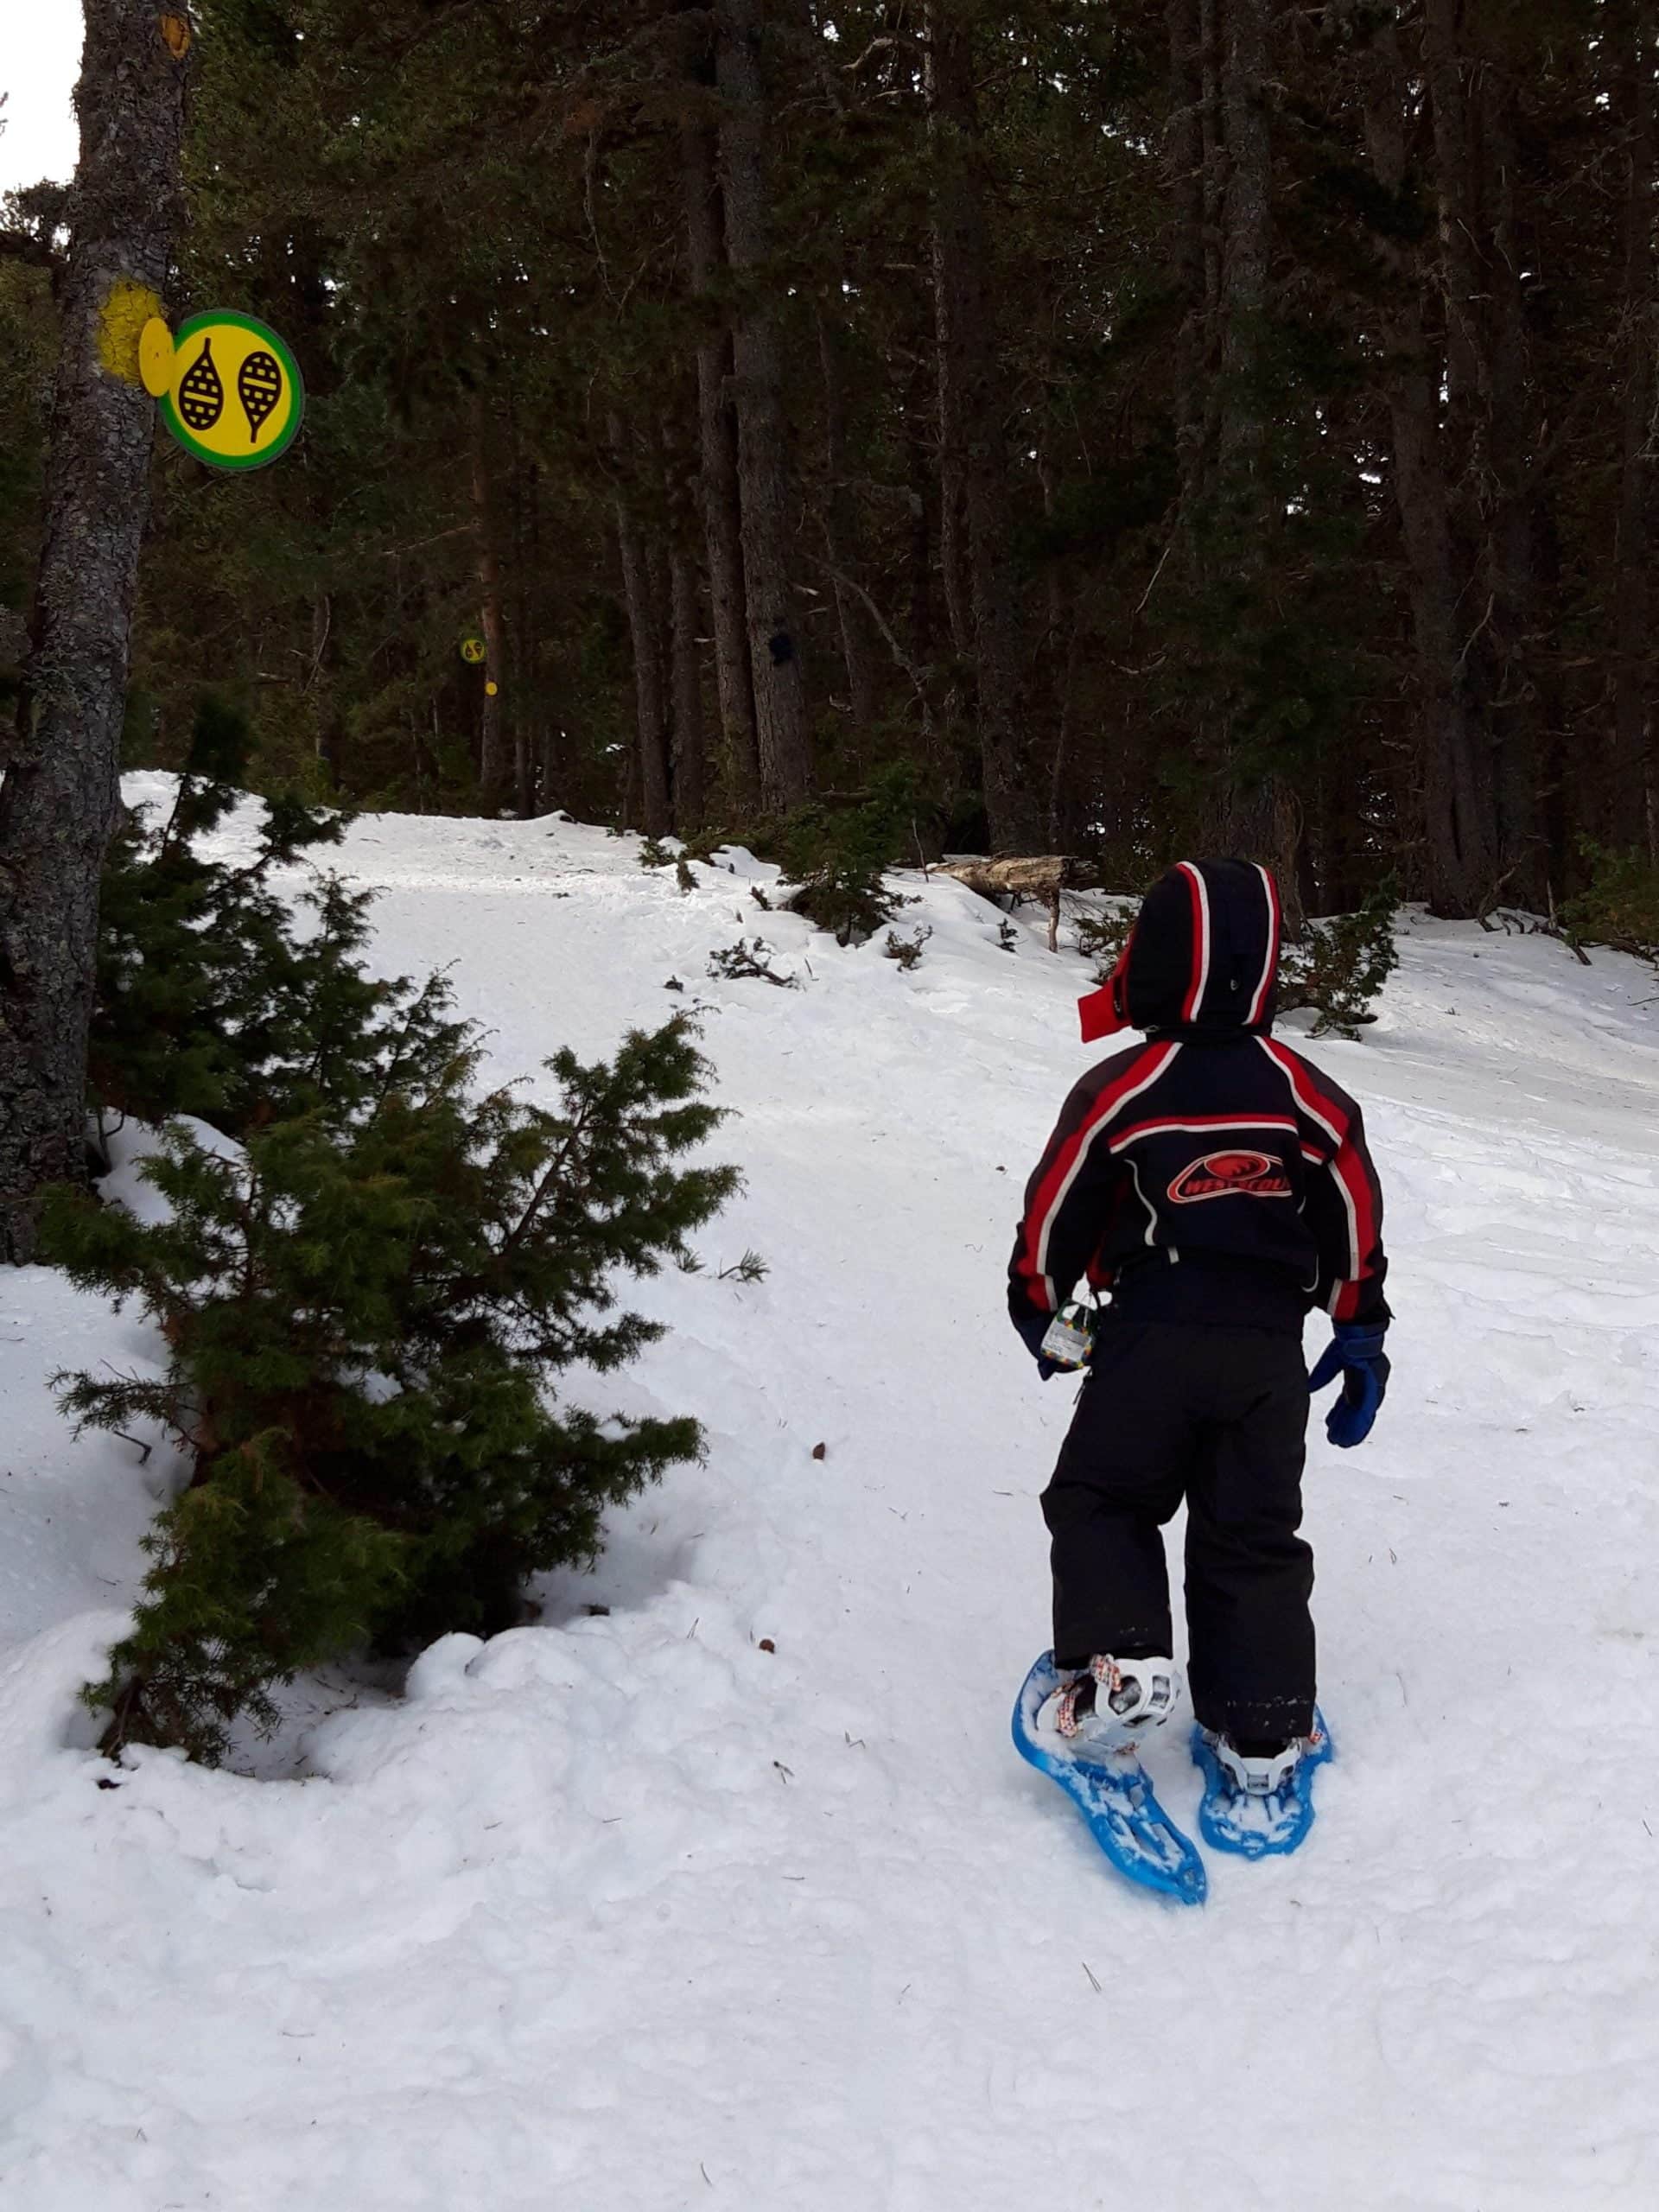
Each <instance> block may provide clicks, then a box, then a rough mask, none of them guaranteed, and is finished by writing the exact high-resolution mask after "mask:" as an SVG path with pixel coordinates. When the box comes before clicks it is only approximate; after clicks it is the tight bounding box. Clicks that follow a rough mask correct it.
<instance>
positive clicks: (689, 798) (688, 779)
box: [668, 539, 709, 837]
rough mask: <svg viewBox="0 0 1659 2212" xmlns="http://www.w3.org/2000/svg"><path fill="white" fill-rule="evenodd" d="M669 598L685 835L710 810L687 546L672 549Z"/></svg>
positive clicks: (674, 789) (677, 775) (676, 799)
mask: <svg viewBox="0 0 1659 2212" xmlns="http://www.w3.org/2000/svg"><path fill="white" fill-rule="evenodd" d="M668 569H669V597H670V602H671V622H672V636H671V662H672V666H673V680H672V685H671V694H672V696H671V723H672V729H673V751H672V757H671V793H672V808H671V811H672V814H673V818H674V827H675V829H677V831H678V832H679V834H680V836H682V837H689V836H693V835H694V834H695V833H696V831H697V830H699V829H702V825H703V823H704V820H705V819H706V817H707V816H708V812H709V787H708V769H707V763H706V760H705V757H704V750H703V734H702V665H701V663H700V661H699V658H698V653H697V612H698V604H699V602H698V594H697V570H696V563H695V562H694V561H693V560H692V558H691V556H690V552H689V551H688V550H687V549H686V547H685V545H684V544H683V543H682V542H681V541H680V540H679V539H676V541H675V543H673V545H672V546H671V548H670V550H669V556H668Z"/></svg>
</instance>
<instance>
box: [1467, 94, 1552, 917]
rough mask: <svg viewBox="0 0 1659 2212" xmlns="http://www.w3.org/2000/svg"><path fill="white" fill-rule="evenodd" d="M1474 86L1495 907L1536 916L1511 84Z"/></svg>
mask: <svg viewBox="0 0 1659 2212" xmlns="http://www.w3.org/2000/svg"><path fill="white" fill-rule="evenodd" d="M1479 83H1480V107H1481V114H1480V118H1479V124H1478V143H1479V148H1480V154H1481V181H1482V187H1483V191H1482V198H1483V200H1484V210H1483V212H1484V215H1485V218H1486V232H1487V235H1488V236H1489V237H1490V239H1491V246H1490V250H1489V251H1487V252H1486V253H1485V255H1484V279H1483V285H1484V292H1485V295H1486V300H1487V306H1486V315H1485V321H1486V325H1487V328H1488V331H1489V333H1490V336H1489V339H1488V342H1487V346H1486V359H1487V369H1486V377H1487V383H1486V390H1487V393H1488V395H1489V397H1488V399H1487V405H1486V422H1487V434H1488V437H1489V440H1490V448H1491V476H1492V488H1491V499H1490V502H1489V514H1488V518H1487V524H1486V543H1485V548H1484V551H1485V557H1486V571H1487V585H1488V597H1489V600H1490V602H1491V607H1492V610H1493V620H1492V623H1491V629H1490V631H1489V632H1488V636H1489V638H1490V640H1491V658H1492V666H1493V671H1494V674H1493V691H1492V700H1491V741H1492V747H1493V755H1494V758H1493V766H1494V770H1495V781H1496V786H1497V803H1498V825H1497V834H1498V852H1499V856H1500V860H1501V862H1502V868H1501V871H1500V874H1501V880H1502V882H1503V889H1504V895H1505V897H1507V898H1509V899H1513V900H1515V901H1516V903H1518V904H1521V905H1525V906H1540V907H1541V906H1542V905H1543V903H1544V899H1545V893H1546V885H1547V883H1548V880H1549V873H1550V871H1549V867H1548V852H1547V849H1546V846H1545V843H1544V841H1543V840H1542V838H1541V836H1540V831H1539V786H1540V783H1541V780H1543V779H1544V778H1545V775H1546V772H1547V768H1548V752H1549V748H1550V746H1551V744H1552V740H1551V737H1550V734H1549V733H1550V729H1551V726H1552V723H1553V721H1554V719H1555V718H1554V716H1552V715H1551V714H1550V713H1549V711H1548V664H1549V657H1548V652H1547V651H1546V650H1545V648H1544V645H1543V637H1544V632H1545V622H1544V619H1543V613H1542V603H1543V600H1544V598H1545V596H1546V588H1545V571H1546V566H1547V561H1548V544H1549V541H1550V539H1551V537H1552V534H1553V533H1552V531H1551V528H1550V521H1549V516H1548V506H1547V503H1546V501H1545V499H1544V496H1543V492H1542V487H1541V483H1540V480H1539V476H1538V469H1537V460H1536V456H1537V453H1538V449H1539V447H1540V446H1541V443H1542V438H1541V435H1540V433H1541V427H1542V426H1541V423H1540V420H1539V412H1538V406H1537V389H1536V385H1535V380H1534V378H1533V375H1532V365H1531V359H1530V355H1531V346H1530V341H1529V333H1528V329H1527V318H1526V303H1525V301H1524V299H1523V297H1522V282H1521V275H1522V270H1523V269H1524V268H1525V267H1526V265H1527V257H1526V249H1525V247H1524V245H1522V240H1521V238H1520V236H1519V224H1518V221H1517V216H1516V196H1515V179H1516V160H1517V149H1516V141H1515V116H1516V99H1517V86H1516V79H1515V74H1514V71H1513V69H1512V68H1510V67H1508V66H1500V65H1499V64H1497V63H1496V62H1493V61H1491V60H1487V61H1486V62H1485V63H1484V65H1483V67H1482V68H1481V72H1480V79H1479Z"/></svg>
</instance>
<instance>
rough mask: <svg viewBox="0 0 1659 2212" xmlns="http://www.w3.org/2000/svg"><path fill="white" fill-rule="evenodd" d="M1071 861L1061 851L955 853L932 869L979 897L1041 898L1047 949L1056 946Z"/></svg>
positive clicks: (934, 872) (1052, 949)
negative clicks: (991, 855) (989, 856)
mask: <svg viewBox="0 0 1659 2212" xmlns="http://www.w3.org/2000/svg"><path fill="white" fill-rule="evenodd" d="M1071 867H1072V862H1071V860H1070V859H1068V858H1067V857H1066V856H1065V855H1064V854H1060V853H1051V854H1048V855H1044V856H1041V857H1033V858H1029V859H1009V860H982V859H978V858H976V857H975V856H974V855H971V854H970V855H965V856H964V855H958V856H957V858H956V859H954V860H944V861H939V862H938V865H937V867H935V868H934V869H933V870H932V873H933V874H935V875H948V876H951V877H953V878H954V879H955V880H956V881H957V882H958V883H961V884H965V885H966V886H967V887H968V889H969V891H972V892H975V893H977V894H978V896H979V897H980V898H982V899H1041V900H1042V901H1043V902H1044V904H1045V905H1046V906H1047V908H1048V949H1049V950H1050V951H1051V952H1056V951H1058V950H1059V942H1060V893H1061V891H1062V890H1063V889H1064V888H1065V883H1066V880H1067V876H1068V874H1069V871H1070V870H1071Z"/></svg>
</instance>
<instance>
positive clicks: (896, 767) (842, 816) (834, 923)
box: [779, 761, 924, 945]
mask: <svg viewBox="0 0 1659 2212" xmlns="http://www.w3.org/2000/svg"><path fill="white" fill-rule="evenodd" d="M871 783H872V788H871V793H870V796H869V798H868V799H866V800H865V801H864V802H863V803H862V804H860V805H857V806H851V807H840V808H836V807H831V806H828V805H825V804H823V803H821V802H814V803H813V804H810V805H807V806H804V807H800V808H798V809H797V810H796V811H795V812H794V813H793V814H791V816H790V817H789V819H788V821H787V822H786V823H785V824H784V832H783V837H782V840H781V851H782V856H783V863H784V875H785V887H784V891H783V895H782V897H781V898H780V900H779V903H780V904H782V905H786V906H789V907H790V908H791V910H792V911H793V912H796V913H798V914H804V915H805V916H806V918H807V919H808V920H809V921H810V922H814V923H816V924H817V926H818V928H819V929H821V930H827V931H829V932H830V934H831V935H832V936H833V937H834V938H835V939H836V943H837V944H843V945H847V944H863V943H864V942H865V941H866V939H867V938H872V937H874V935H875V933H876V931H878V930H879V929H882V928H884V927H885V926H886V925H887V924H888V923H889V922H891V921H892V920H893V918H894V917H895V916H896V915H897V914H898V912H899V909H900V908H901V907H903V906H906V905H908V904H910V903H911V902H910V901H909V900H907V899H906V898H904V896H903V895H902V894H901V893H898V892H896V891H893V890H892V889H890V888H889V887H888V885H887V880H886V879H887V870H888V868H892V867H893V866H894V865H895V863H896V862H897V861H899V859H900V857H901V856H902V855H904V854H905V853H906V851H907V850H909V849H911V846H912V843H913V842H914V839H915V836H916V823H917V818H918V813H919V812H921V811H924V809H923V807H922V803H921V800H920V797H919V788H920V785H919V776H918V771H917V769H916V767H915V766H914V764H913V763H912V762H910V761H897V762H894V763H893V764H892V765H891V766H887V767H886V768H884V769H882V770H881V771H880V772H879V773H878V774H877V775H876V776H874V778H873V779H871Z"/></svg>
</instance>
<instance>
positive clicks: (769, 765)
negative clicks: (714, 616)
mask: <svg viewBox="0 0 1659 2212" xmlns="http://www.w3.org/2000/svg"><path fill="white" fill-rule="evenodd" d="M762 37H763V33H762V10H761V7H760V0H718V4H717V5H716V7H715V76H716V79H717V81H718V84H719V86H720V92H721V111H720V175H721V192H722V197H723V200H724V204H725V213H726V255H727V259H728V263H729V264H730V266H731V270H732V276H733V279H734V288H735V290H736V294H737V299H736V305H735V308H734V315H733V322H732V365H733V371H734V374H733V393H734V398H735V400H736V404H737V464H738V480H739V488H740V498H741V508H742V524H743V577H744V586H745V592H746V601H747V619H748V639H749V673H750V679H751V682H752V683H753V687H754V720H755V733H756V736H757V739H758V741H759V749H760V803H761V804H762V806H763V807H764V808H765V809H766V811H767V812H768V813H773V814H776V813H782V812H784V811H785V810H786V809H788V808H789V807H791V806H795V805H798V804H799V803H800V802H801V800H803V799H804V798H805V797H806V795H807V792H808V791H809V790H810V787H811V779H812V763H811V753H810V747H809V745H808V741H807V727H806V686H805V680H804V671H803V668H802V664H801V652H800V640H799V638H798V633H797V625H796V621H795V607H794V594H793V591H792V589H791V578H790V567H789V557H790V524H789V518H790V472H789V446H788V439H787V435H786V432H785V423H784V399H783V381H784V378H783V360H782V355H781V351H780V347H779V336H778V317H777V310H776V308H775V306H774V304H773V283H772V272H771V270H770V268H769V261H770V257H771V251H772V199H771V189H770V184H769V181H768V175H767V159H766V154H767V137H768V124H769V107H768V98H767V89H766V79H765V73H764V72H763V70H762V67H761V45H762Z"/></svg>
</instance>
